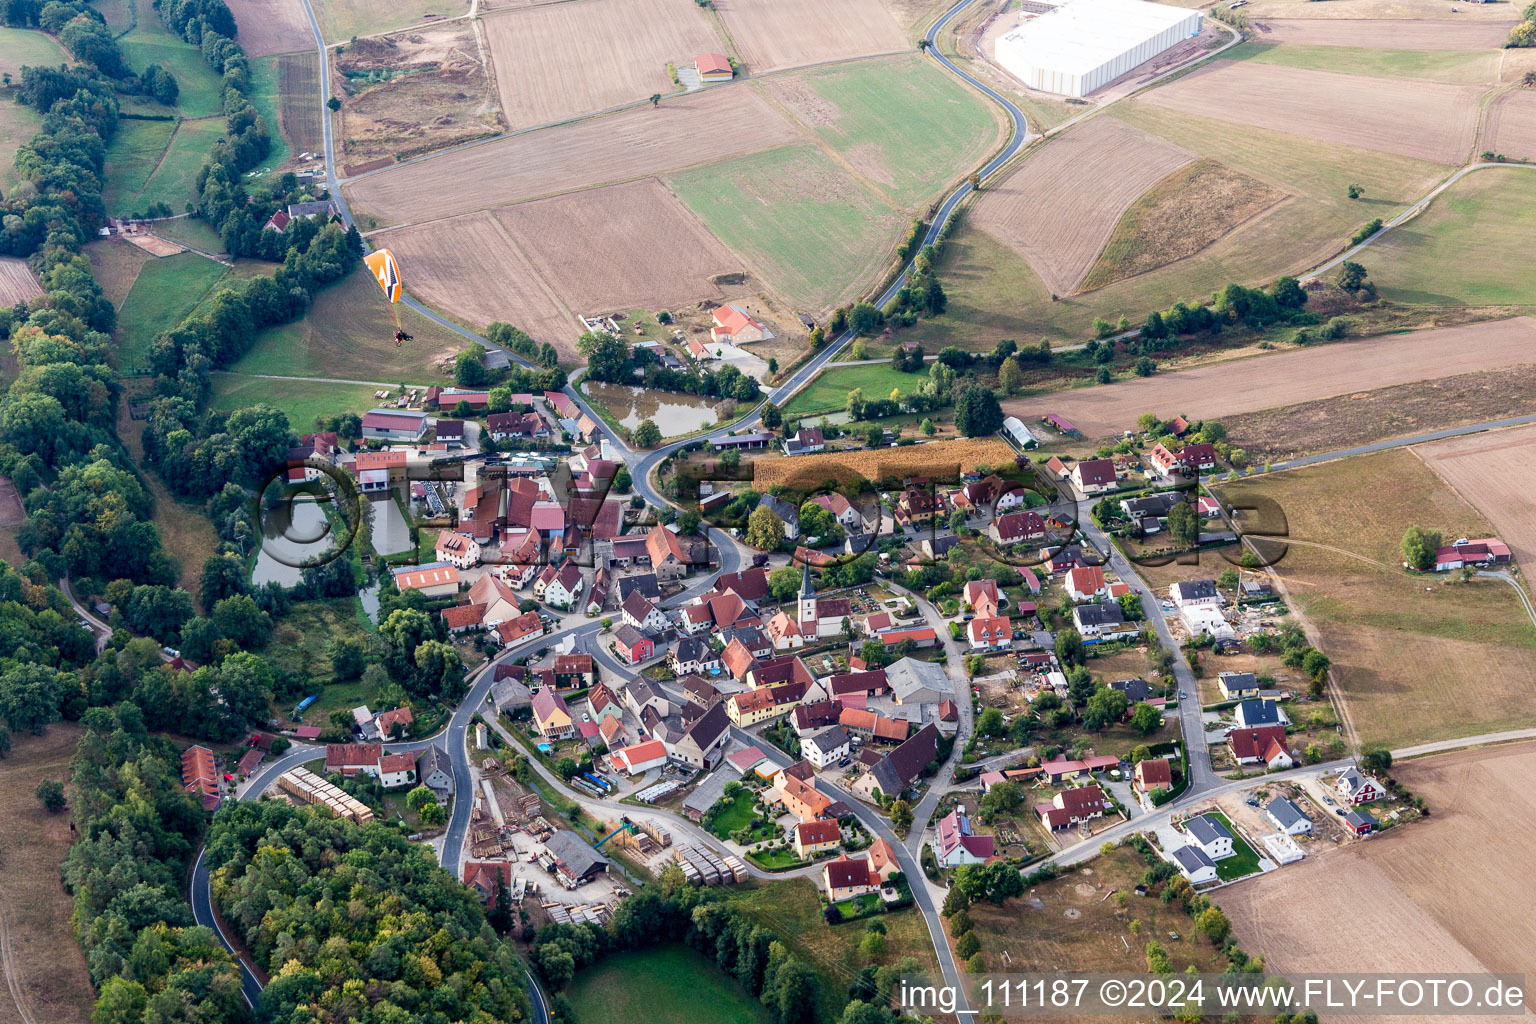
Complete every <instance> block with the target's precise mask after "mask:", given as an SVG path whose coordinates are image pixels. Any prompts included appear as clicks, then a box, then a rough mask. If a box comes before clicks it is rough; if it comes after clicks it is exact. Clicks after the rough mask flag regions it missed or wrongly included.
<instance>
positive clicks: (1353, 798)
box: [1334, 765, 1387, 805]
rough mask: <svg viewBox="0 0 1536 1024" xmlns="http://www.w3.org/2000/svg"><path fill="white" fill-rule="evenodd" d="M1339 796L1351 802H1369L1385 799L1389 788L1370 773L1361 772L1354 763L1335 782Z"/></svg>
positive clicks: (1356, 803) (1357, 803)
mask: <svg viewBox="0 0 1536 1024" xmlns="http://www.w3.org/2000/svg"><path fill="white" fill-rule="evenodd" d="M1334 788H1335V789H1337V790H1338V792H1339V796H1341V797H1343V798H1344V799H1345V800H1347V801H1349V802H1350V803H1351V804H1355V805H1359V804H1368V803H1371V802H1372V801H1375V800H1384V799H1386V796H1387V789H1386V787H1385V786H1383V785H1382V784H1381V783H1379V782H1377V781H1376V780H1375V779H1373V778H1371V777H1370V776H1369V775H1362V774H1360V770H1359V769H1358V768H1356V767H1355V766H1354V765H1350V767H1349V768H1348V769H1347V770H1346V771H1343V772H1341V773H1340V774H1339V781H1338V782H1337V783H1335V784H1334Z"/></svg>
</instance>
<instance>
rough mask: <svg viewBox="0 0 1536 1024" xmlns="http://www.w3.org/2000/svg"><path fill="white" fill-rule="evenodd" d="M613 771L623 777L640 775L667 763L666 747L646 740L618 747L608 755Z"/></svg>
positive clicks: (656, 741) (659, 741) (661, 743)
mask: <svg viewBox="0 0 1536 1024" xmlns="http://www.w3.org/2000/svg"><path fill="white" fill-rule="evenodd" d="M608 763H609V764H610V765H612V766H613V770H614V771H616V772H621V773H622V774H624V775H640V774H642V773H644V772H648V771H650V770H651V769H652V768H660V767H661V766H662V765H664V764H666V763H667V745H666V744H665V743H663V742H661V740H646V741H644V742H643V743H635V744H632V745H631V746H628V747H620V748H619V749H618V750H615V751H613V752H612V753H611V754H609V755H608Z"/></svg>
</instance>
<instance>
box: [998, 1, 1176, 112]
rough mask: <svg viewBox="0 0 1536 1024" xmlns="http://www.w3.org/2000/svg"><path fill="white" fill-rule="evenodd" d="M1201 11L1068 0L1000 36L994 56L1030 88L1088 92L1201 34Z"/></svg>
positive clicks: (1074, 93)
mask: <svg viewBox="0 0 1536 1024" xmlns="http://www.w3.org/2000/svg"><path fill="white" fill-rule="evenodd" d="M1200 24H1201V14H1200V12H1199V11H1191V10H1186V9H1185V8H1182V7H1170V6H1168V5H1167V4H1154V3H1149V2H1147V0H1067V2H1065V3H1063V4H1062V5H1061V6H1059V7H1057V8H1055V9H1054V10H1051V11H1047V12H1046V13H1044V14H1041V15H1039V16H1037V17H1034V18H1031V19H1030V20H1028V21H1026V22H1024V23H1023V24H1021V25H1020V26H1019V27H1018V28H1016V29H1013V30H1011V31H1009V32H1007V33H1006V34H1004V35H1003V36H1001V37H1000V38H999V39H998V40H997V50H996V58H997V62H998V63H999V64H1000V65H1002V66H1003V68H1004V69H1005V70H1007V71H1008V72H1009V73H1010V74H1012V75H1014V76H1015V77H1017V78H1018V79H1019V80H1020V81H1021V82H1023V83H1024V84H1025V85H1027V86H1029V87H1030V88H1031V89H1039V90H1041V91H1042V92H1053V93H1059V94H1061V95H1065V96H1086V95H1088V94H1089V93H1091V92H1093V91H1094V90H1095V89H1100V88H1102V87H1104V86H1105V85H1108V84H1109V83H1110V82H1112V81H1114V80H1115V79H1116V78H1119V77H1120V76H1121V75H1123V74H1125V73H1126V72H1127V71H1130V70H1131V69H1133V68H1135V67H1137V66H1138V65H1140V64H1144V63H1146V62H1147V61H1149V60H1151V59H1152V58H1153V57H1156V56H1157V55H1158V54H1160V53H1162V52H1163V51H1164V50H1166V49H1168V48H1169V47H1171V46H1175V45H1177V44H1178V43H1180V42H1182V41H1184V40H1185V39H1188V38H1190V37H1191V36H1195V35H1199V34H1200Z"/></svg>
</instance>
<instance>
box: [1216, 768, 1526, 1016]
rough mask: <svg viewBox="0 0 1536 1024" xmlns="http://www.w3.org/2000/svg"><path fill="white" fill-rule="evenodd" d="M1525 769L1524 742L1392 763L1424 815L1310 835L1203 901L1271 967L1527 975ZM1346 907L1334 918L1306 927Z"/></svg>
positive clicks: (1333, 915) (1330, 917)
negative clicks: (1302, 850)
mask: <svg viewBox="0 0 1536 1024" xmlns="http://www.w3.org/2000/svg"><path fill="white" fill-rule="evenodd" d="M1533 770H1536V745H1533V744H1529V743H1523V744H1516V745H1509V746H1499V747H1490V748H1483V749H1472V750H1465V751H1458V752H1456V753H1453V754H1446V755H1440V756H1435V757H1429V758H1424V759H1423V760H1419V761H1412V762H1406V763H1403V764H1400V765H1398V766H1397V767H1395V768H1394V770H1393V775H1394V776H1395V777H1396V778H1397V779H1398V780H1399V781H1400V782H1401V783H1402V784H1403V785H1404V786H1406V787H1407V788H1408V789H1409V790H1410V791H1412V792H1414V793H1417V794H1419V795H1421V796H1423V797H1424V799H1425V800H1426V801H1427V802H1428V804H1429V806H1430V809H1431V812H1432V816H1431V817H1429V818H1428V819H1426V820H1422V821H1419V822H1415V823H1413V824H1411V825H1408V826H1406V827H1403V828H1402V829H1401V831H1397V830H1392V831H1388V832H1386V833H1384V834H1382V835H1379V836H1376V837H1374V838H1372V839H1369V840H1366V841H1364V842H1353V843H1347V844H1345V845H1344V846H1342V847H1341V848H1338V849H1334V848H1331V844H1329V847H1328V848H1321V850H1320V845H1321V844H1314V845H1313V846H1312V847H1311V851H1314V855H1312V856H1308V857H1307V859H1306V860H1304V861H1302V862H1301V863H1300V864H1294V865H1291V866H1289V867H1285V868H1282V869H1280V870H1279V871H1273V872H1270V873H1269V874H1266V875H1262V876H1260V877H1259V878H1256V879H1254V880H1253V881H1250V882H1240V883H1238V884H1236V885H1234V886H1232V887H1231V888H1230V889H1222V890H1219V891H1218V892H1217V893H1216V895H1215V900H1216V902H1217V903H1218V904H1219V905H1220V906H1221V908H1222V909H1223V910H1224V911H1226V913H1227V915H1228V917H1230V918H1231V920H1232V925H1233V930H1234V931H1235V933H1236V935H1237V937H1238V939H1239V941H1240V942H1241V944H1242V946H1243V947H1244V948H1245V949H1250V950H1263V951H1264V955H1265V960H1266V963H1267V965H1268V966H1269V967H1271V968H1274V969H1277V970H1281V971H1286V970H1293V971H1306V970H1311V971H1339V970H1345V969H1347V970H1351V971H1363V972H1404V971H1412V972H1418V973H1423V972H1431V971H1446V972H1450V971H1467V972H1494V973H1503V972H1510V973H1528V974H1536V947H1533V945H1532V943H1531V941H1530V939H1531V924H1530V922H1531V919H1532V915H1533V914H1536V889H1533V888H1532V886H1531V885H1530V878H1531V873H1532V871H1533V869H1536V852H1533V851H1536V790H1533V789H1532V788H1531V786H1530V785H1529V781H1528V780H1529V778H1530V775H1531V772H1532V771H1533ZM1319 850H1320V852H1315V851H1319ZM1346 918H1347V922H1348V924H1347V927H1338V928H1319V927H1318V922H1319V921H1328V920H1343V919H1346ZM1328 1019H1329V1020H1330V1021H1334V1020H1346V1019H1348V1020H1353V1019H1355V1018H1353V1017H1349V1018H1346V1017H1342V1016H1337V1017H1336V1016H1332V1015H1330V1016H1329V1017H1328ZM1359 1019H1360V1020H1362V1021H1370V1020H1382V1019H1384V1018H1380V1017H1375V1018H1373V1017H1361V1018H1359ZM1412 1019H1413V1020H1415V1021H1426V1022H1427V1021H1432V1020H1442V1019H1443V1020H1447V1021H1457V1020H1459V1021H1465V1020H1466V1018H1464V1017H1445V1018H1438V1017H1414V1018H1412Z"/></svg>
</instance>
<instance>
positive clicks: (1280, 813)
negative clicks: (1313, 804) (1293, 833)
mask: <svg viewBox="0 0 1536 1024" xmlns="http://www.w3.org/2000/svg"><path fill="white" fill-rule="evenodd" d="M1264 810H1265V811H1266V812H1268V814H1269V816H1270V817H1271V818H1273V819H1274V820H1275V821H1277V822H1279V824H1280V827H1281V828H1284V829H1288V828H1290V827H1291V826H1292V825H1295V824H1297V823H1298V822H1303V821H1305V822H1307V823H1309V824H1310V823H1311V821H1312V819H1311V818H1309V817H1307V815H1306V814H1305V813H1304V812H1303V811H1302V809H1301V808H1300V807H1297V806H1296V803H1295V801H1293V800H1290V799H1287V798H1286V797H1283V796H1277V797H1275V798H1274V799H1273V800H1271V801H1270V802H1269V803H1267V804H1265V805H1264Z"/></svg>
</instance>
